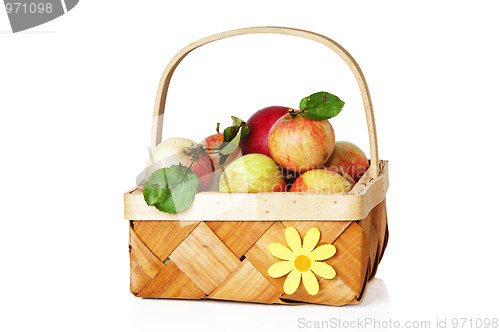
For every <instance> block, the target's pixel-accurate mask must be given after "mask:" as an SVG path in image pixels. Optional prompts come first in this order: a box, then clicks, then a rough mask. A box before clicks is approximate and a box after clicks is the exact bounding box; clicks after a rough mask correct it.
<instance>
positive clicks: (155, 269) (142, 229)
mask: <svg viewBox="0 0 500 332" xmlns="http://www.w3.org/2000/svg"><path fill="white" fill-rule="evenodd" d="M288 226H292V227H295V228H296V229H297V230H298V231H299V233H300V235H301V237H302V238H303V237H304V236H305V233H306V232H307V230H309V229H310V228H312V227H317V228H318V229H319V230H320V232H321V238H320V244H325V243H331V244H333V245H335V247H336V248H337V253H336V254H335V255H334V256H333V257H332V258H330V259H328V260H326V261H325V262H326V263H328V264H329V265H331V266H332V267H333V268H334V269H335V270H336V272H337V275H336V276H335V278H333V279H332V280H327V279H323V278H321V277H319V276H318V281H319V284H320V291H319V294H317V295H315V296H311V295H309V294H308V293H307V292H306V290H305V288H304V286H303V285H302V284H301V285H300V286H299V289H298V290H297V291H296V292H295V293H294V294H292V295H287V294H285V293H284V292H283V283H284V279H285V278H286V276H283V277H281V278H277V279H273V278H271V277H269V276H268V274H267V270H268V268H269V267H270V266H271V265H272V264H274V263H276V262H278V261H279V259H277V258H275V257H274V256H272V255H271V254H270V253H269V251H268V247H269V244H270V243H273V242H278V243H286V242H285V237H284V231H285V228H286V227H288ZM387 236H388V233H387V214H386V207H385V201H383V202H382V203H380V204H378V205H377V206H376V207H375V208H374V209H373V210H372V211H371V212H370V213H369V215H368V216H367V217H366V218H365V219H363V220H360V221H303V220H301V221H198V222H178V221H150V220H146V221H140V220H134V221H131V222H130V246H129V249H130V267H131V269H130V271H131V278H130V289H131V292H132V293H133V294H134V295H136V296H138V297H149V298H184V299H202V298H209V299H222V300H232V301H244V302H258V303H284V304H291V303H297V302H299V303H300V302H305V303H319V304H328V305H344V304H348V303H357V302H359V301H360V299H361V296H362V294H363V291H364V288H365V285H366V283H367V282H368V280H370V279H371V278H372V277H373V276H374V275H375V272H376V269H377V265H378V263H379V262H380V260H381V258H382V254H383V251H384V249H385V245H386V243H387Z"/></svg>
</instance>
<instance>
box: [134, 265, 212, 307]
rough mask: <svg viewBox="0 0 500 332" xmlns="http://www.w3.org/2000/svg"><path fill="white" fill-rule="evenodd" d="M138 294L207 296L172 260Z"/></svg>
mask: <svg viewBox="0 0 500 332" xmlns="http://www.w3.org/2000/svg"><path fill="white" fill-rule="evenodd" d="M137 296H139V297H150V298H181V299H201V298H204V297H205V292H203V291H202V290H201V289H200V288H199V287H198V286H196V285H195V284H194V282H192V281H191V279H189V278H188V277H187V276H186V274H184V272H182V271H181V270H179V268H178V267H177V266H176V265H175V264H174V263H173V262H172V261H169V262H168V263H167V264H165V266H164V267H163V269H162V270H161V271H160V273H158V275H156V276H155V277H154V278H153V279H152V280H151V281H150V282H149V283H148V284H147V285H146V286H144V288H143V289H142V290H141V291H140V292H139V293H138V294H137Z"/></svg>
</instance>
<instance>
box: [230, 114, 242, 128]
mask: <svg viewBox="0 0 500 332" xmlns="http://www.w3.org/2000/svg"><path fill="white" fill-rule="evenodd" d="M231 119H233V127H241V126H243V125H244V124H245V121H243V120H241V119H240V118H238V117H236V116H231Z"/></svg>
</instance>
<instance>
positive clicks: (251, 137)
mask: <svg viewBox="0 0 500 332" xmlns="http://www.w3.org/2000/svg"><path fill="white" fill-rule="evenodd" d="M289 109H290V108H289V107H283V106H270V107H266V108H263V109H261V110H259V111H257V112H255V113H254V114H253V115H252V116H251V117H250V118H249V119H248V121H247V122H246V123H247V125H248V128H250V134H248V135H247V136H246V137H245V138H243V139H242V140H241V142H240V146H241V152H242V153H243V154H244V155H245V154H250V153H260V154H264V155H266V156H269V157H270V154H269V150H268V148H267V136H268V135H269V129H271V127H272V125H273V124H274V123H275V122H276V120H278V119H279V118H281V117H282V116H283V115H285V114H286V113H288V110H289Z"/></svg>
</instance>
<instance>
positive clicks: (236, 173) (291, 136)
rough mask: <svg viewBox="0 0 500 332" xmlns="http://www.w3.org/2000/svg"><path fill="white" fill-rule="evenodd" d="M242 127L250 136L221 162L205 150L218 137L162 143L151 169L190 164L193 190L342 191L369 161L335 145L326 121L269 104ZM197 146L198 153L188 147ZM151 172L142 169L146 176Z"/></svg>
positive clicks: (356, 149) (345, 145)
mask: <svg viewBox="0 0 500 332" xmlns="http://www.w3.org/2000/svg"><path fill="white" fill-rule="evenodd" d="M246 125H247V126H248V127H249V129H250V133H249V134H248V135H247V136H245V137H244V138H243V139H242V140H241V141H240V146H239V148H238V149H236V150H235V151H234V152H232V153H231V154H230V155H229V157H227V159H226V160H225V161H224V162H223V163H222V164H221V160H220V155H219V154H218V153H212V152H210V151H215V150H217V148H219V146H220V145H221V144H222V142H223V138H224V135H223V133H217V134H214V135H211V136H208V137H207V138H205V139H204V140H203V141H202V142H200V144H197V143H196V142H194V141H192V140H189V139H185V138H171V139H167V140H165V141H163V142H162V143H161V144H160V145H158V146H157V148H156V149H154V151H153V152H152V156H151V159H153V160H161V163H160V165H158V167H155V168H156V169H158V168H159V167H168V166H170V165H177V164H181V165H184V166H186V167H188V166H190V165H191V170H192V171H193V172H194V173H195V174H196V175H198V178H199V189H198V191H221V192H251V193H256V192H283V191H291V192H330V193H346V192H349V191H350V190H351V189H352V187H353V186H354V184H355V183H356V182H357V181H358V180H359V179H360V178H361V177H362V175H363V174H364V173H365V171H366V170H367V169H368V166H369V163H368V159H367V158H366V155H365V154H364V153H363V151H362V150H361V149H360V148H359V147H357V146H356V145H354V144H353V143H350V142H346V141H340V142H335V133H334V130H333V127H332V125H331V123H330V121H329V120H311V119H307V118H305V117H302V116H301V115H300V110H299V111H294V110H293V109H291V108H288V107H282V106H271V107H266V108H263V109H261V110H259V111H258V112H256V113H255V114H253V115H252V116H251V117H250V118H249V119H248V121H247V122H246ZM200 145H201V146H203V147H204V148H203V149H202V151H201V153H200V152H199V151H200V150H196V149H193V148H194V147H197V146H200ZM194 151H198V154H197V155H196V156H193V153H194ZM194 157H196V158H194ZM148 166H151V162H150V163H149V164H148ZM155 168H152V167H147V176H149V175H151V173H152V172H153V171H154V170H155Z"/></svg>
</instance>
